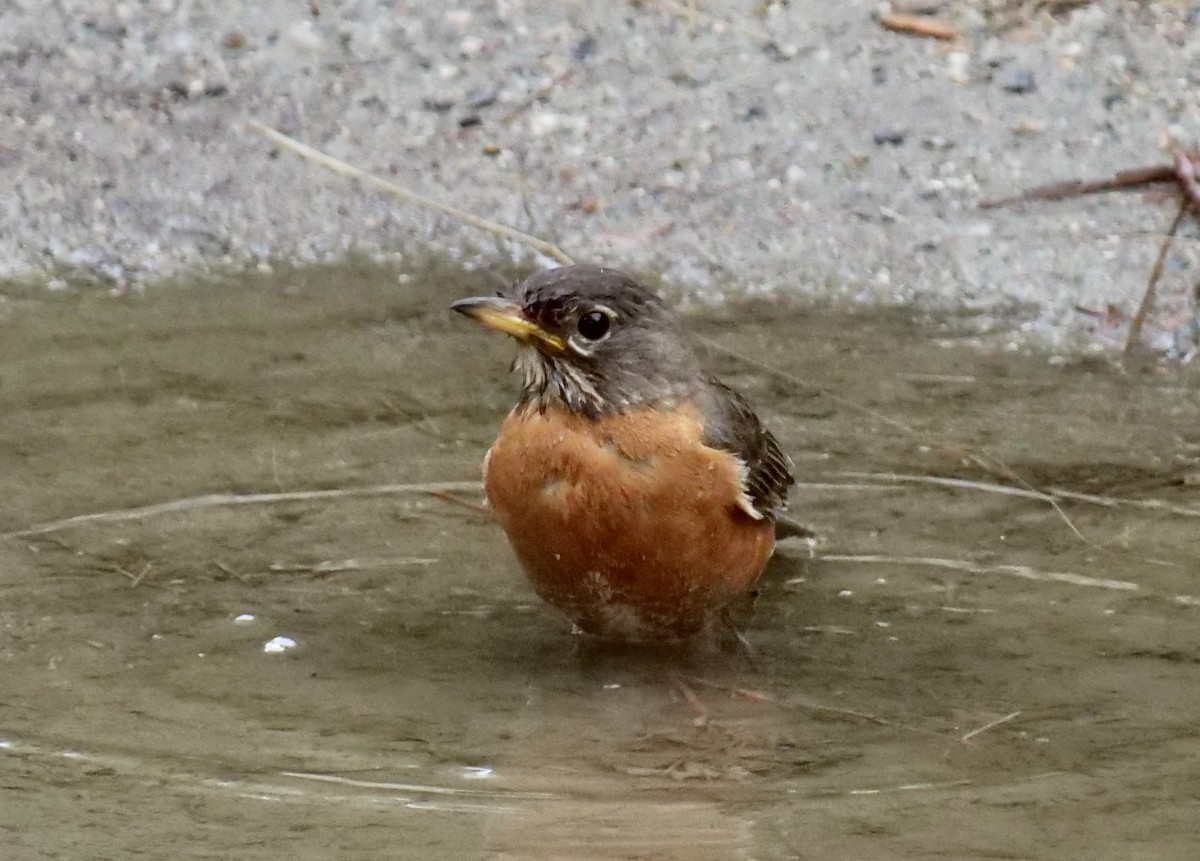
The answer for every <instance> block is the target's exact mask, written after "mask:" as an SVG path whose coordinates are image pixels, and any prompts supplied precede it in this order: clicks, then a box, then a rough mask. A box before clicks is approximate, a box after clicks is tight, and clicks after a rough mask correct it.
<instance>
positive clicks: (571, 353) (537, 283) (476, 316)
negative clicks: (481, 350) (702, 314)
mask: <svg viewBox="0 0 1200 861" xmlns="http://www.w3.org/2000/svg"><path fill="white" fill-rule="evenodd" d="M450 307H451V308H452V309H453V310H455V311H458V312H459V313H461V314H464V315H466V316H468V317H470V318H471V319H473V320H474V321H475V322H477V323H479V324H480V325H482V326H486V327H487V328H489V329H495V330H496V331H499V332H503V333H505V334H507V335H511V336H512V337H513V338H515V339H516V340H517V341H518V343H519V344H520V347H519V352H518V354H517V359H516V361H515V363H514V367H515V368H516V370H518V371H520V373H521V375H522V378H523V383H524V390H523V392H522V403H528V404H534V405H536V406H538V407H539V408H544V407H545V406H546V405H547V404H549V403H551V402H559V403H561V404H562V405H563V406H565V407H566V408H567V409H569V410H571V411H573V412H577V413H581V414H584V415H588V416H592V417H599V416H603V415H608V414H611V413H614V412H620V411H622V410H624V409H627V408H630V407H635V406H640V405H647V404H658V403H664V402H668V401H671V400H673V399H676V398H680V397H683V396H684V395H686V394H687V393H688V392H689V390H690V387H691V386H693V385H694V384H695V382H696V380H697V379H699V378H700V369H699V367H698V360H697V357H696V354H695V352H694V350H693V349H692V347H691V345H690V344H689V343H688V340H687V337H686V335H685V333H684V331H683V327H682V325H681V324H680V321H679V318H678V317H677V316H676V315H675V313H674V312H673V311H672V310H671V309H670V308H669V307H668V306H667V305H666V304H665V303H664V302H663V301H662V300H661V299H659V298H658V296H656V295H655V294H654V293H652V292H651V291H650V290H648V289H647V288H645V287H643V286H642V285H641V284H639V283H637V282H636V281H634V280H633V279H632V278H630V277H629V276H628V275H625V274H623V273H621V272H618V271H617V270H615V269H606V268H603V267H599V266H564V267H561V268H559V269H552V270H550V271H547V272H539V273H537V274H536V275H532V276H530V277H529V278H526V279H525V280H523V281H520V282H518V283H517V284H516V285H514V286H513V287H512V288H511V289H510V290H508V291H506V292H505V293H504V294H503V295H500V296H480V297H473V298H470V299H460V300H459V301H457V302H455V303H454V304H453V305H451V306H450Z"/></svg>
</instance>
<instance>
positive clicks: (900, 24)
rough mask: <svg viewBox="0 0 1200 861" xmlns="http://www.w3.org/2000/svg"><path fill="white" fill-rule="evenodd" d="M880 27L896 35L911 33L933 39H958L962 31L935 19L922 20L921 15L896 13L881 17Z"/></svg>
mask: <svg viewBox="0 0 1200 861" xmlns="http://www.w3.org/2000/svg"><path fill="white" fill-rule="evenodd" d="M879 26H881V27H883V28H884V29H885V30H892V31H893V32H896V33H910V34H912V35H914V36H928V37H930V38H931V39H946V40H950V39H957V38H958V37H959V36H961V35H962V31H961V30H959V29H958V28H957V27H955V26H954V25H953V24H947V23H945V22H944V21H937V20H935V19H933V18H922V17H921V16H919V15H905V14H901V13H899V12H895V13H892V14H889V15H880V16H879Z"/></svg>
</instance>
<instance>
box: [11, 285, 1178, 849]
mask: <svg viewBox="0 0 1200 861" xmlns="http://www.w3.org/2000/svg"><path fill="white" fill-rule="evenodd" d="M494 286H495V282H494V277H491V276H485V275H479V274H470V273H462V272H458V271H456V270H453V269H451V268H447V267H444V266H430V267H422V268H419V269H415V270H412V271H410V272H407V273H402V272H400V271H398V270H391V271H389V270H380V269H375V268H372V267H367V266H362V267H355V266H350V267H343V268H338V269H312V270H301V271H290V272H280V273H277V274H275V275H270V276H267V275H255V276H248V277H243V278H238V279H229V280H228V281H226V282H223V283H213V284H203V285H178V286H175V287H173V288H172V289H156V290H153V291H151V292H150V294H149V295H147V296H132V297H126V298H124V299H120V300H115V299H112V298H109V297H107V296H104V295H100V294H98V293H60V294H51V293H46V292H44V291H32V292H31V291H23V290H19V289H16V288H10V289H8V290H7V291H6V292H4V293H3V298H2V299H0V440H2V441H3V442H2V444H0V474H2V475H3V476H4V483H3V489H4V493H3V497H2V499H0V533H8V534H6V535H5V537H4V539H3V540H0V668H2V669H0V673H2V678H3V686H2V690H0V850H2V851H0V855H2V856H3V857H4V858H6V859H24V858H40V857H65V858H74V857H88V858H123V857H128V856H130V855H132V854H134V853H144V854H146V855H148V856H150V857H163V853H168V854H169V855H170V856H171V857H195V856H201V855H203V856H206V857H238V858H248V859H255V858H278V857H294V858H298V859H306V858H314V859H315V858H322V859H324V858H329V857H353V858H375V857H379V858H383V857H387V858H434V857H455V858H457V857H465V858H472V857H485V856H487V857H511V858H526V857H530V858H570V857H578V858H585V857H586V858H609V857H612V858H689V859H704V858H766V859H771V858H835V857H847V858H849V857H855V858H882V859H888V858H932V857H940V858H941V857H944V858H976V857H978V858H1045V859H1061V858H1069V857H1088V858H1092V859H1109V858H1112V859H1118V858H1120V859H1128V858H1191V857H1194V853H1195V848H1194V847H1195V841H1196V839H1197V838H1198V837H1200V815H1198V813H1197V810H1198V809H1200V808H1198V805H1200V722H1198V721H1197V719H1196V715H1197V714H1200V684H1197V675H1198V673H1200V625H1198V624H1197V619H1198V614H1200V576H1198V575H1200V566H1198V565H1197V562H1196V553H1195V549H1196V546H1197V540H1196V538H1197V535H1198V534H1200V533H1198V530H1200V520H1197V516H1198V515H1200V487H1197V485H1196V483H1195V482H1196V478H1197V476H1198V475H1200V406H1198V404H1197V398H1196V376H1195V374H1196V371H1195V369H1186V368H1185V369H1183V370H1182V371H1175V372H1171V373H1167V374H1151V373H1141V372H1132V373H1129V374H1126V373H1124V372H1121V371H1119V370H1117V369H1114V368H1112V367H1110V366H1109V365H1108V364H1106V363H1103V362H1099V361H1077V362H1068V363H1066V364H1062V365H1058V366H1053V365H1051V364H1050V363H1048V362H1047V361H1046V360H1045V358H1038V357H1032V358H1030V357H1021V356H1017V355H1013V354H1007V353H996V352H988V351H982V350H979V349H976V348H972V347H970V346H969V345H968V343H967V342H969V341H970V340H971V339H970V337H969V334H968V333H969V332H970V331H971V330H972V328H973V327H972V326H971V325H970V321H965V320H954V319H949V320H942V321H934V322H932V323H931V322H928V321H927V322H926V323H925V324H923V325H917V324H915V323H913V322H911V320H910V319H909V318H908V316H907V315H905V314H901V313H889V314H876V315H873V316H865V315H859V316H848V315H845V314H840V315H839V314H834V313H826V312H817V311H812V310H802V309H792V308H788V307H784V306H780V305H776V306H771V307H766V306H742V307H730V308H727V309H725V310H724V311H723V312H721V314H720V315H716V316H700V317H696V318H695V319H694V320H693V323H694V328H695V329H696V330H697V331H698V332H699V333H701V334H702V335H704V336H706V337H708V338H710V339H712V340H714V341H716V342H717V343H719V344H720V345H722V346H724V347H726V348H732V349H736V350H738V351H740V352H742V353H745V354H748V355H751V356H753V357H754V358H755V359H757V360H759V361H761V362H765V363H767V364H769V365H771V366H772V367H774V368H776V369H779V370H780V371H783V372H785V373H786V374H789V375H792V376H793V377H795V378H798V379H799V380H804V381H809V382H810V383H811V384H812V386H813V388H808V387H805V386H800V385H797V384H795V382H788V381H786V380H784V379H781V378H780V377H778V376H774V375H768V374H765V373H760V372H758V371H754V370H751V371H747V370H746V366H744V365H739V364H738V363H737V362H735V361H734V360H731V359H728V358H722V357H720V356H717V357H716V358H715V360H714V365H715V366H716V368H717V370H719V371H720V372H721V373H722V374H723V375H724V376H725V377H726V378H727V379H728V380H729V381H730V382H732V383H734V384H736V385H737V386H738V387H739V388H741V389H742V390H743V391H744V392H745V393H746V394H747V395H748V396H749V397H750V398H751V400H752V401H753V402H755V403H756V404H757V405H758V406H759V407H760V411H761V412H762V414H763V415H764V417H765V418H766V419H767V420H768V422H769V423H770V424H771V426H772V427H774V428H775V430H776V431H777V434H778V436H779V437H780V439H781V440H782V442H783V443H784V445H785V448H787V449H788V450H789V451H790V452H791V453H792V454H793V456H794V458H795V460H796V463H797V469H798V474H799V476H800V477H801V480H802V484H801V485H800V486H799V487H798V488H797V490H796V491H795V493H794V494H793V511H794V512H795V514H796V515H797V516H798V517H799V518H800V519H802V520H805V521H807V522H809V523H811V524H812V525H813V526H814V527H816V529H817V530H818V532H819V533H820V535H821V540H820V543H819V547H818V552H817V558H816V559H810V558H809V555H810V554H809V550H808V548H807V547H806V546H804V545H802V544H790V545H789V544H785V545H783V546H781V549H780V551H779V552H778V553H777V555H776V558H775V560H773V562H772V565H771V567H770V569H769V570H768V574H767V576H766V578H765V580H764V583H763V589H762V594H761V595H760V596H759V600H758V602H757V607H756V608H755V612H754V614H753V616H752V617H750V619H749V621H748V623H747V626H746V629H745V635H746V637H747V639H748V640H749V641H750V642H751V643H752V644H753V647H754V649H755V652H756V658H755V659H753V660H751V659H750V658H749V657H747V655H746V654H744V653H737V652H734V653H729V652H725V651H721V650H719V649H716V648H696V649H693V650H690V651H687V652H680V653H673V654H661V653H660V654H648V653H646V652H645V651H631V650H616V649H611V648H603V647H597V646H596V645H594V644H589V643H586V642H578V641H576V640H575V639H574V638H573V637H572V636H571V635H570V633H569V631H568V628H567V626H566V625H565V624H564V623H563V622H562V621H561V620H560V619H559V618H558V617H556V616H555V615H554V613H553V612H552V611H550V610H549V609H548V608H546V607H544V606H543V605H541V604H540V603H538V601H537V600H536V598H535V597H534V596H533V595H532V593H531V592H530V590H529V588H528V587H527V586H526V584H525V582H524V581H523V579H522V578H521V576H520V573H519V571H518V570H517V567H516V565H515V563H514V561H513V560H512V558H511V557H510V555H509V553H508V550H507V547H506V546H505V544H504V540H503V536H502V535H501V534H500V532H499V530H498V529H497V528H496V527H495V526H494V525H493V524H492V523H491V522H490V521H489V519H488V517H487V516H486V514H484V513H483V512H481V511H480V510H478V508H477V507H475V506H476V503H477V502H478V499H479V493H478V492H477V491H474V490H467V491H466V492H460V493H457V494H454V495H452V496H450V497H447V496H439V495H434V494H430V493H426V492H418V491H409V490H403V489H401V488H394V487H393V488H390V489H387V490H384V491H380V492H379V493H374V494H370V493H369V494H364V495H360V496H354V495H344V494H332V495H326V496H317V497H313V498H308V499H299V498H295V497H286V498H284V499H282V500H281V499H278V498H247V497H245V496H244V495H245V494H251V493H262V494H287V493H294V492H301V491H313V490H322V489H324V490H336V489H351V488H363V487H374V486H378V485H398V484H408V483H423V482H440V481H447V480H449V481H475V480H476V479H477V477H478V464H479V461H480V459H481V457H482V455H483V452H484V450H485V449H486V447H487V444H488V442H489V440H490V438H491V434H492V433H493V431H494V429H495V427H496V426H497V424H498V422H499V421H500V419H501V417H502V416H503V414H504V412H505V411H506V409H507V407H508V405H509V404H510V402H511V400H512V398H513V387H512V386H513V384H512V381H511V380H509V379H507V378H506V375H505V370H506V368H507V362H508V359H509V357H510V356H511V348H510V346H509V345H508V344H505V343H503V340H502V339H500V338H495V337H488V336H487V335H486V334H485V333H482V332H480V331H478V330H477V329H475V328H474V327H472V326H470V325H469V324H468V323H466V322H465V321H463V320H460V319H452V318H451V315H450V314H448V313H447V311H446V305H447V304H448V303H449V301H450V300H452V299H453V298H457V297H458V296H462V295H466V294H468V293H473V292H480V291H486V290H488V289H491V288H492V287H494ZM818 389H820V390H823V391H825V392H833V393H835V397H830V396H829V395H828V394H822V393H820V392H819V391H818ZM863 408H865V409H867V410H869V411H871V412H864V411H863ZM980 455H982V457H980ZM981 459H982V460H983V461H984V462H985V464H986V468H985V467H981V466H980V463H979V461H980V460H981ZM1006 470H1011V475H1010V477H1009V478H1007V479H1006V478H1004V476H1005V475H1006V474H1008V473H1006ZM892 474H897V475H901V476H916V477H917V478H915V479H911V480H908V479H906V480H903V481H893V480H892V479H891V478H890V476H891V475H892ZM928 477H942V478H950V479H964V480H968V481H969V482H971V483H970V484H963V485H959V486H953V485H946V484H942V485H939V484H935V483H930V482H929V481H928V480H927V479H928ZM1022 482H1025V483H1027V485H1028V486H1032V487H1037V488H1041V489H1045V488H1051V487H1053V488H1062V489H1066V490H1068V491H1074V492H1078V493H1085V494H1091V495H1094V496H1103V497H1113V498H1120V499H1125V500H1143V501H1144V500H1156V501H1157V502H1150V503H1148V504H1143V505H1141V506H1138V505H1134V504H1122V505H1109V506H1104V505H1097V504H1092V503H1085V502H1081V501H1079V500H1072V499H1063V500H1062V501H1061V503H1060V509H1059V510H1056V509H1055V508H1054V507H1052V506H1051V505H1050V504H1048V503H1047V502H1045V501H1044V500H1039V499H1033V498H1029V497H1027V496H1018V495H1011V494H1008V495H1005V494H1000V493H995V492H989V491H988V490H987V489H986V487H984V485H1000V484H1004V485H1007V486H1009V487H1016V488H1018V489H1020V488H1022V487H1025V485H1023V484H1022ZM213 493H218V494H237V495H242V496H241V498H240V500H239V501H241V502H242V503H245V504H241V505H231V504H224V503H228V502H229V500H224V501H222V500H216V502H218V503H222V504H211V505H204V504H201V503H191V504H186V505H184V506H181V507H180V508H179V509H178V510H174V511H150V512H144V513H141V514H134V515H131V516H129V517H128V518H123V519H118V518H114V517H108V518H102V519H97V520H92V521H85V522H78V523H74V524H70V525H61V524H60V525H58V526H56V527H55V526H54V524H53V523H52V522H53V521H56V520H58V519H60V518H66V517H70V516H74V515H81V514H89V513H96V512H114V511H120V510H123V509H129V508H133V507H137V506H145V505H153V504H156V503H163V502H168V501H171V500H180V499H191V498H194V497H201V496H203V495H205V494H213ZM1166 506H1174V507H1176V508H1178V509H1184V510H1186V511H1189V512H1190V514H1187V513H1181V512H1179V511H1173V510H1171V509H1170V508H1169V507H1166ZM39 524H50V525H51V527H53V528H50V529H46V530H44V531H41V532H29V531H28V530H29V528H30V527H35V526H38V525H39ZM1076 530H1077V531H1076ZM18 532H23V533H25V534H20V535H14V534H12V533H18ZM243 615H249V616H253V618H252V619H245V618H243V619H242V620H240V621H239V619H238V617H239V616H243ZM281 635H282V636H287V637H290V638H292V639H293V640H294V641H295V643H296V644H297V645H296V646H295V648H292V649H289V650H286V651H284V652H282V653H278V654H271V653H267V652H266V651H264V645H265V644H266V643H267V642H268V641H270V640H272V638H274V637H277V636H281Z"/></svg>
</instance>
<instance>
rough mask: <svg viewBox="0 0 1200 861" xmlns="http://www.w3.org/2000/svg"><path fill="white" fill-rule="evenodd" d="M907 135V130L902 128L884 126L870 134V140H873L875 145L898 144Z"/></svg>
mask: <svg viewBox="0 0 1200 861" xmlns="http://www.w3.org/2000/svg"><path fill="white" fill-rule="evenodd" d="M907 136H908V132H906V131H904V130H903V129H897V128H884V129H879V130H878V131H877V132H875V133H874V134H873V135H871V140H873V141H875V146H900V144H902V143H904V138H905V137H907Z"/></svg>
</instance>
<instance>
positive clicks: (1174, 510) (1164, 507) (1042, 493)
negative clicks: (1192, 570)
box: [836, 472, 1200, 517]
mask: <svg viewBox="0 0 1200 861" xmlns="http://www.w3.org/2000/svg"><path fill="white" fill-rule="evenodd" d="M836 474H837V475H844V476H846V477H847V478H865V479H868V480H875V481H879V482H880V483H883V484H931V485H934V486H937V487H952V488H957V489H961V490H978V491H983V492H985V493H999V494H1002V495H1004V496H1020V497H1024V498H1026V499H1036V500H1038V501H1039V502H1054V501H1055V500H1058V499H1069V500H1071V501H1073V502H1086V503H1088V504H1089V505H1099V506H1101V507H1102V508H1142V509H1146V510H1147V511H1162V512H1167V513H1168V514H1176V515H1179V516H1180V517H1200V509H1196V508H1185V507H1183V506H1181V505H1172V504H1170V503H1169V502H1166V501H1164V500H1161V499H1128V498H1125V497H1119V496H1098V495H1096V494H1092V493H1079V492H1078V491H1074V490H1066V489H1064V488H1061V487H1049V488H1046V489H1045V490H1037V489H1033V488H1031V489H1028V490H1025V489H1022V488H1019V487H1012V486H1011V485H1007V484H993V483H991V482H986V481H971V480H969V479H965V478H944V477H942V476H937V475H907V474H904V473H894V472H839V473H836Z"/></svg>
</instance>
